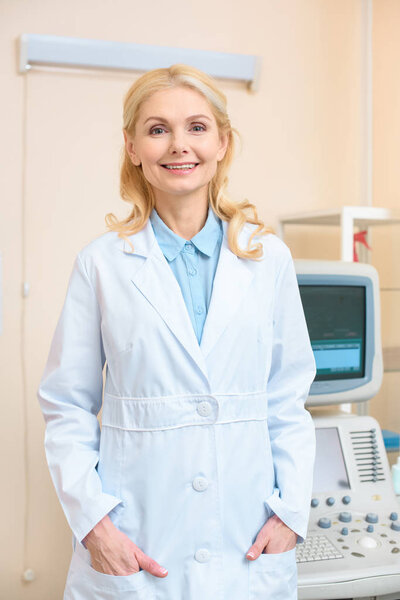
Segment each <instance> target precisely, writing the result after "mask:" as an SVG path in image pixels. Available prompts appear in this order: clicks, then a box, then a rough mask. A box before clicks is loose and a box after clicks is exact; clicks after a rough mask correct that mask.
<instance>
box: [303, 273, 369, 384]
mask: <svg viewBox="0 0 400 600" xmlns="http://www.w3.org/2000/svg"><path fill="white" fill-rule="evenodd" d="M299 288H300V294H301V300H302V303H303V309H304V314H305V318H306V321H307V327H308V333H309V336H310V340H311V345H312V348H313V351H314V357H315V362H316V366H317V375H316V377H315V381H328V380H334V379H353V378H354V379H357V378H362V377H364V375H365V336H366V331H365V329H366V327H365V321H366V309H365V286H357V285H349V286H344V285H343V286H342V285H300V286H299Z"/></svg>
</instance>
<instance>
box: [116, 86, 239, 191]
mask: <svg viewBox="0 0 400 600" xmlns="http://www.w3.org/2000/svg"><path fill="white" fill-rule="evenodd" d="M124 137H125V146H126V149H127V152H128V154H129V156H130V158H131V160H132V162H133V164H134V165H136V166H139V165H140V164H141V165H142V170H143V175H144V176H145V178H146V179H147V181H148V182H149V183H150V185H151V186H152V188H153V190H154V193H155V196H156V198H158V199H160V198H162V197H163V196H164V197H165V196H168V197H171V196H175V197H177V196H180V197H184V196H191V197H193V196H195V197H196V198H197V197H199V196H201V197H203V198H205V199H207V190H208V184H209V182H210V181H211V179H212V177H213V176H214V174H215V172H216V170H217V164H218V161H220V160H222V158H223V157H224V155H225V152H226V148H227V143H228V137H227V136H226V135H220V133H219V130H218V126H217V122H216V120H215V117H214V115H213V112H212V110H211V108H210V105H209V103H208V101H207V100H206V99H205V98H204V96H202V95H201V94H200V93H199V92H197V91H195V90H193V89H191V88H187V87H183V86H180V87H173V88H169V89H166V90H160V91H158V92H155V93H154V94H153V95H152V96H150V98H148V99H147V100H146V101H145V102H143V104H142V106H141V108H140V111H139V118H138V121H137V123H136V127H135V133H134V135H133V136H130V135H129V134H127V133H126V132H125V131H124Z"/></svg>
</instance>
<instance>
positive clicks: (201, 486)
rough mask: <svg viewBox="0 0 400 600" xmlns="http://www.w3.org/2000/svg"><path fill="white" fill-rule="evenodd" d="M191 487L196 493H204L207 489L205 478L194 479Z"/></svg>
mask: <svg viewBox="0 0 400 600" xmlns="http://www.w3.org/2000/svg"><path fill="white" fill-rule="evenodd" d="M192 485H193V487H194V489H195V490H196V492H204V490H206V489H207V487H208V481H207V479H206V478H205V477H195V478H194V479H193V482H192Z"/></svg>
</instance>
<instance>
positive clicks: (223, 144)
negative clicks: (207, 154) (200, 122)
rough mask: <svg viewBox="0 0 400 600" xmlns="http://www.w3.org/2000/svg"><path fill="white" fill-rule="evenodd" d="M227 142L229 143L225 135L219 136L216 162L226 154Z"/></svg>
mask: <svg viewBox="0 0 400 600" xmlns="http://www.w3.org/2000/svg"><path fill="white" fill-rule="evenodd" d="M228 142H229V137H228V134H227V133H222V134H220V136H219V144H220V145H219V150H218V153H217V161H218V162H219V161H220V160H222V159H223V158H224V156H225V154H226V151H227V149H228Z"/></svg>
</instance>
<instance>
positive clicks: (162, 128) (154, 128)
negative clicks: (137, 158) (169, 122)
mask: <svg viewBox="0 0 400 600" xmlns="http://www.w3.org/2000/svg"><path fill="white" fill-rule="evenodd" d="M158 131H165V129H164V127H153V129H150V134H153V133H156V134H157V132H158Z"/></svg>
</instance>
